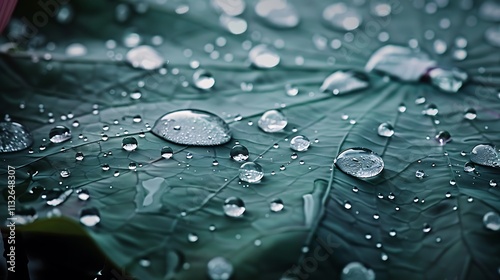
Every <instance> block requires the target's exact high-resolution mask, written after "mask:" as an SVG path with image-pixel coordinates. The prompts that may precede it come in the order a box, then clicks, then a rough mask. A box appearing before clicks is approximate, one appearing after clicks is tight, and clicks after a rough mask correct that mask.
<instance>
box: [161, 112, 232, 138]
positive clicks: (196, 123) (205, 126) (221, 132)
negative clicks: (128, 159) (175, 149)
mask: <svg viewBox="0 0 500 280" xmlns="http://www.w3.org/2000/svg"><path fill="white" fill-rule="evenodd" d="M151 131H152V132H153V133H154V134H155V135H157V136H159V137H161V138H163V139H165V140H167V141H170V142H173V143H176V144H181V145H194V146H216V145H222V144H225V143H227V142H229V141H230V140H231V131H230V129H229V126H228V125H227V123H226V122H225V121H224V120H223V119H221V118H220V117H219V116H217V115H214V114H212V113H209V112H206V111H202V110H196V109H191V110H189V109H188V110H179V111H173V112H170V113H167V114H165V115H163V116H162V117H161V118H160V119H158V120H157V121H156V123H155V125H154V126H153V128H152V130H151Z"/></svg>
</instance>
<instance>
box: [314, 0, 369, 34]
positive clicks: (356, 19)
mask: <svg viewBox="0 0 500 280" xmlns="http://www.w3.org/2000/svg"><path fill="white" fill-rule="evenodd" d="M323 20H324V21H325V23H326V25H327V26H328V27H330V28H333V29H336V30H340V31H352V30H354V29H356V28H358V27H359V26H360V24H361V23H362V21H363V17H362V15H361V14H360V12H358V10H357V9H355V8H353V7H349V6H347V5H346V4H344V3H335V4H332V5H329V6H328V7H326V8H325V9H324V10H323Z"/></svg>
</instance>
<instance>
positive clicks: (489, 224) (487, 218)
mask: <svg viewBox="0 0 500 280" xmlns="http://www.w3.org/2000/svg"><path fill="white" fill-rule="evenodd" d="M483 224H484V226H485V227H486V228H487V229H489V230H492V231H498V230H500V216H499V215H498V213H495V212H488V213H486V214H484V216H483Z"/></svg>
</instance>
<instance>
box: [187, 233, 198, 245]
mask: <svg viewBox="0 0 500 280" xmlns="http://www.w3.org/2000/svg"><path fill="white" fill-rule="evenodd" d="M187 239H188V241H189V242H191V243H194V242H196V241H198V235H197V234H196V233H192V232H191V233H188V236H187Z"/></svg>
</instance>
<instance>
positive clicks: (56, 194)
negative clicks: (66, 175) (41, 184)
mask: <svg viewBox="0 0 500 280" xmlns="http://www.w3.org/2000/svg"><path fill="white" fill-rule="evenodd" d="M72 193H73V190H72V189H68V190H61V189H53V190H49V191H47V192H45V193H44V194H43V195H42V197H43V198H44V199H45V200H46V203H47V205H49V206H54V207H55V206H59V205H61V204H62V203H63V202H64V201H66V199H68V197H69V196H70V195H71V194H72Z"/></svg>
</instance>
